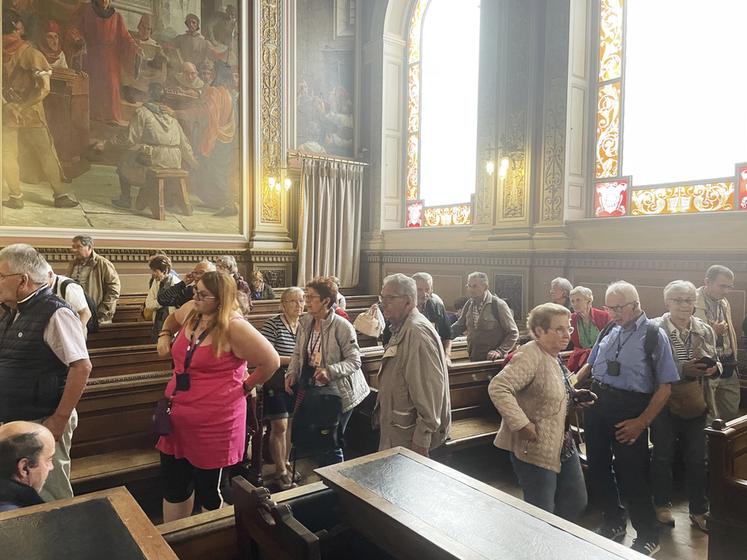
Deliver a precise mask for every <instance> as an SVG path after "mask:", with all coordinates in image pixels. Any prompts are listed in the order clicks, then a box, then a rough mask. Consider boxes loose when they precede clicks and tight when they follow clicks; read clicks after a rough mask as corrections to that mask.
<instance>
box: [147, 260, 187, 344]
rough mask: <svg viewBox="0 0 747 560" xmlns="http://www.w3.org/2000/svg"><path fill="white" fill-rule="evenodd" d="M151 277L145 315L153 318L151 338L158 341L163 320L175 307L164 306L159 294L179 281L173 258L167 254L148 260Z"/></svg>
mask: <svg viewBox="0 0 747 560" xmlns="http://www.w3.org/2000/svg"><path fill="white" fill-rule="evenodd" d="M148 267H149V268H150V273H151V279H150V286H149V287H148V295H146V296H145V307H144V310H143V315H144V316H145V317H146V319H147V318H148V316H149V315H151V316H152V318H153V329H152V331H151V335H150V337H151V340H152V341H153V342H154V343H155V342H158V333H159V332H160V330H161V327H162V326H163V322H164V321H165V320H166V317H168V316H169V313H171V312H173V311H174V308H173V307H169V306H163V305H161V304H160V303H158V294H160V293H163V292H164V291H166V290H167V289H169V288H170V287H171V286H173V285H174V284H176V283H177V282H179V278H177V277H175V276H174V275H173V274H171V259H170V258H169V257H167V256H166V255H155V256H154V257H153V258H152V259H150V261H148Z"/></svg>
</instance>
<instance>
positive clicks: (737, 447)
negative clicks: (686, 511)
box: [706, 416, 747, 560]
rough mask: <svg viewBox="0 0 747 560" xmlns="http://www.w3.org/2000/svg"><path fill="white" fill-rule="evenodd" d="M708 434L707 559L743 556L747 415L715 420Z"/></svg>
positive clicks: (746, 537) (746, 545)
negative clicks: (708, 516) (709, 516)
mask: <svg viewBox="0 0 747 560" xmlns="http://www.w3.org/2000/svg"><path fill="white" fill-rule="evenodd" d="M706 434H707V435H708V463H709V470H710V475H709V476H710V481H709V484H710V500H711V519H710V523H709V528H710V530H709V535H708V560H732V559H734V558H744V555H745V551H746V550H747V416H742V417H741V418H737V419H735V420H732V421H731V422H724V421H723V420H714V422H713V425H712V426H711V427H710V428H706Z"/></svg>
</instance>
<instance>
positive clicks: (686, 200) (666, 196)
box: [630, 181, 735, 216]
mask: <svg viewBox="0 0 747 560" xmlns="http://www.w3.org/2000/svg"><path fill="white" fill-rule="evenodd" d="M734 189H735V184H734V182H733V181H723V182H714V183H698V184H693V185H678V186H675V187H662V188H656V189H637V190H634V191H632V192H631V199H632V200H631V205H630V210H631V211H630V213H631V215H633V216H651V215H663V214H692V213H696V212H721V211H724V210H733V209H734Z"/></svg>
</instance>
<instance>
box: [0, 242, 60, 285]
mask: <svg viewBox="0 0 747 560" xmlns="http://www.w3.org/2000/svg"><path fill="white" fill-rule="evenodd" d="M0 261H5V262H7V263H8V268H9V269H10V274H25V275H26V276H28V277H29V280H31V282H33V283H34V284H46V283H47V282H49V272H48V271H49V270H50V269H51V267H50V266H49V263H48V262H47V261H46V260H44V257H42V256H41V255H40V254H39V252H38V251H37V250H36V249H34V248H33V247H32V246H31V245H27V244H26V243H15V244H13V245H8V246H7V247H6V248H5V249H3V250H2V251H0Z"/></svg>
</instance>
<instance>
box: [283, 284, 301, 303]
mask: <svg viewBox="0 0 747 560" xmlns="http://www.w3.org/2000/svg"><path fill="white" fill-rule="evenodd" d="M293 294H296V295H299V294H300V295H301V296H303V289H302V288H299V287H298V286H291V287H290V288H286V289H285V290H283V294H282V295H281V296H280V303H285V302H286V301H288V298H290V297H291V296H292V295H293Z"/></svg>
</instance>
